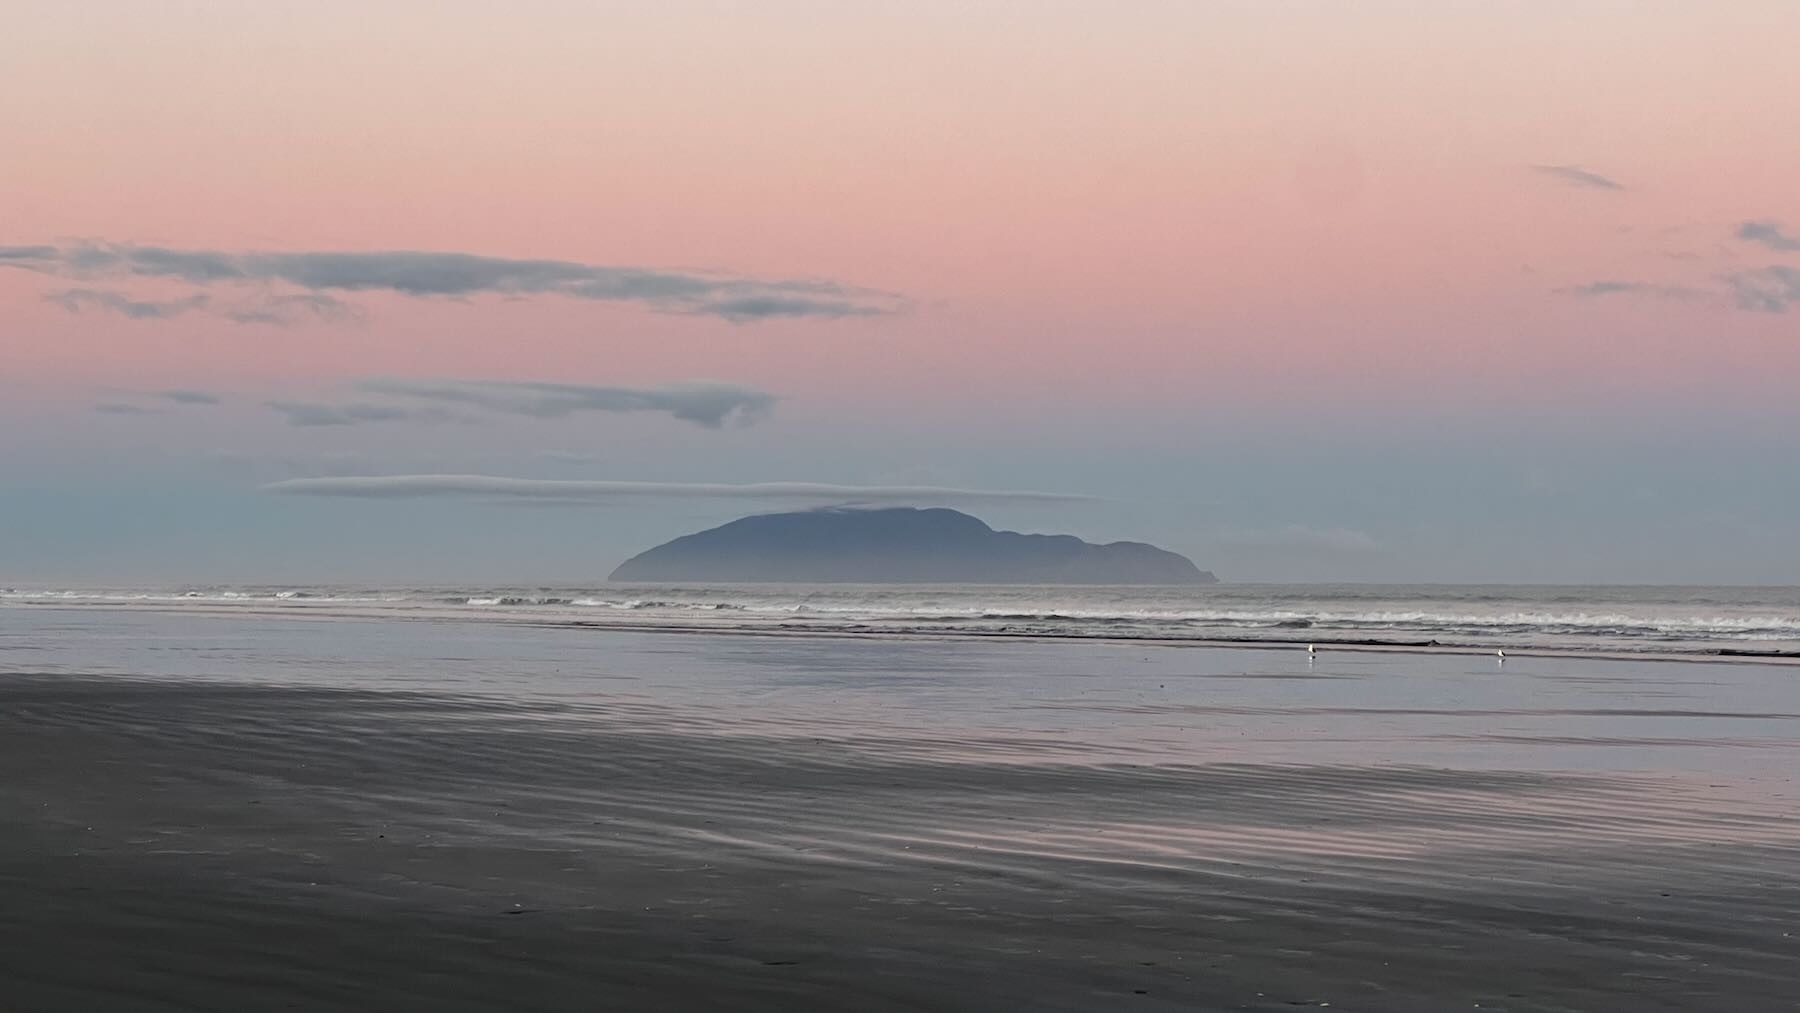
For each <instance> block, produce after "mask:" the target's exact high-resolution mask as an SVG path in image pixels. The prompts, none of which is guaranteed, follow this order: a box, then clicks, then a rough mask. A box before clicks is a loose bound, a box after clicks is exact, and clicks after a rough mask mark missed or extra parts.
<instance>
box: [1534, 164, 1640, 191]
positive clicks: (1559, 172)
mask: <svg viewBox="0 0 1800 1013" xmlns="http://www.w3.org/2000/svg"><path fill="white" fill-rule="evenodd" d="M1531 171H1532V172H1536V173H1542V174H1543V175H1545V176H1550V177H1552V178H1555V179H1560V180H1562V181H1563V182H1564V183H1567V184H1569V185H1570V186H1577V187H1581V188H1583V189H1587V190H1624V189H1626V186H1625V184H1623V183H1621V182H1619V181H1618V180H1616V179H1611V178H1608V177H1606V176H1602V175H1600V174H1599V173H1597V172H1593V171H1591V170H1588V169H1583V168H1582V167H1581V166H1579V165H1534V166H1532V167H1531Z"/></svg>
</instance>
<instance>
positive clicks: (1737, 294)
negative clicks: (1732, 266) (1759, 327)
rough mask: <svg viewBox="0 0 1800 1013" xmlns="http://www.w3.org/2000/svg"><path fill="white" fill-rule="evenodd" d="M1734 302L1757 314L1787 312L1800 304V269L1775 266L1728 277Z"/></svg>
mask: <svg viewBox="0 0 1800 1013" xmlns="http://www.w3.org/2000/svg"><path fill="white" fill-rule="evenodd" d="M1725 284H1726V285H1727V286H1729V287H1730V289H1731V298H1732V302H1733V303H1734V304H1735V305H1736V306H1737V308H1738V309H1742V310H1750V311H1752V312H1755V313H1786V312H1787V311H1788V307H1790V306H1793V305H1794V304H1796V303H1800V268H1794V267H1785V266H1783V265H1781V264H1771V265H1770V266H1768V267H1758V268H1753V269H1751V270H1747V271H1733V272H1732V273H1730V274H1728V275H1726V276H1725Z"/></svg>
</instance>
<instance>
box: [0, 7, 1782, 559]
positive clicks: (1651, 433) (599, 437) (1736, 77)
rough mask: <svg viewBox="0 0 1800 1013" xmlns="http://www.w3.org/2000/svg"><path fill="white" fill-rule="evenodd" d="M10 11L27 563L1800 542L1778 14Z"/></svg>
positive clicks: (11, 536)
mask: <svg viewBox="0 0 1800 1013" xmlns="http://www.w3.org/2000/svg"><path fill="white" fill-rule="evenodd" d="M6 28H7V31H6V34H5V37H4V38H0V130H3V131H4V134H5V136H6V137H8V138H9V139H10V140H11V141H12V142H13V143H12V145H10V148H9V153H8V159H7V168H6V172H5V179H4V184H3V185H0V208H3V209H4V211H5V214H4V215H0V313H3V314H4V315H3V316H0V469H4V471H3V474H4V477H3V478H0V530H4V531H5V532H6V536H5V537H4V538H0V585H24V584H33V585H46V584H69V585H74V584H92V583H104V582H131V583H182V582H191V583H197V582H218V583H224V582H238V583H244V582H256V583H266V582H294V583H331V582H365V583H381V582H397V583H425V582H463V583H471V582H483V581H485V582H492V583H582V582H592V581H599V580H603V579H604V577H605V575H606V574H607V573H609V572H610V571H611V569H612V568H613V567H614V566H616V565H617V564H618V563H619V562H620V561H621V560H623V559H625V558H626V557H628V556H630V555H632V554H634V553H636V552H639V551H641V550H643V549H646V548H649V547H650V546H652V545H656V544H658V543H660V542H663V541H666V540H668V539H670V538H673V537H675V536H678V535H682V534H686V533H690V532H694V531H698V530H701V529H704V528H708V527H712V526H715V525H717V524H720V523H723V522H725V521H728V520H731V519H733V518H736V517H740V516H744V515H746V514H750V513H759V512H769V511H773V510H781V509H791V508H800V507H803V506H807V505H827V504H831V503H836V502H845V501H862V502H868V501H874V502H885V503H913V504H917V505H945V506H951V507H955V508H956V509H960V510H964V511H965V512H968V513H971V514H973V515H975V516H977V517H980V518H981V519H982V520H984V521H986V522H988V523H989V524H991V525H992V526H994V527H995V528H1000V529H1007V530H1015V531H1024V532H1052V533H1069V534H1074V535H1078V536H1080V537H1082V538H1084V539H1086V540H1088V541H1094V542H1111V541H1142V542H1148V543H1151V544H1154V545H1157V546H1159V547H1162V548H1166V549H1169V550H1172V551H1175V552H1178V553H1181V554H1182V555H1185V556H1187V557H1188V558H1190V559H1191V560H1193V562H1194V563H1195V564H1196V565H1198V566H1199V567H1201V568H1203V569H1206V570H1210V571H1212V572H1214V573H1216V574H1217V575H1218V576H1219V578H1220V579H1221V580H1224V581H1227V582H1232V583H1255V582H1277V583H1279V582H1318V583H1341V582H1367V583H1394V582H1400V583H1413V582H1430V583H1445V584H1463V583H1509V584H1527V585H1543V584H1568V585H1581V584H1653V585H1774V586H1781V585H1792V584H1795V583H1796V582H1800V573H1797V572H1796V568H1795V564H1794V561H1795V560H1797V559H1800V511H1796V510H1795V509H1794V507H1793V504H1794V503H1796V502H1800V472H1797V471H1796V469H1794V468H1793V467H1791V466H1790V465H1791V463H1792V462H1793V461H1795V460H1797V459H1800V398H1796V397H1795V396H1794V394H1793V390H1792V387H1793V381H1794V378H1795V377H1796V376H1800V191H1796V190H1795V188H1794V180H1796V179H1800V135H1796V134H1795V133H1794V132H1793V131H1791V130H1784V129H1782V128H1780V127H1779V124H1780V123H1782V122H1790V121H1797V120H1800V87H1796V86H1795V81H1796V76H1795V71H1794V62H1793V53H1792V46H1791V44H1790V43H1791V40H1792V39H1794V38H1796V37H1800V7H1796V6H1794V5H1792V4H1784V3H1776V2H1774V0H1754V2H1746V3H1740V4H1733V5H1716V4H1705V3H1701V2H1698V0H1694V2H1669V3H1661V4H1654V5H1624V4H1617V3H1611V2H1601V0H1590V2H1583V3H1572V4H1565V5H1556V6H1554V7H1552V6H1549V5H1546V6H1544V7H1542V8H1537V7H1532V8H1516V7H1512V6H1507V7H1504V8H1502V7H1498V6H1494V7H1489V6H1485V5H1471V4H1460V3H1452V4H1445V3H1425V2H1423V0H1381V2H1374V3H1367V4H1359V5H1354V6H1346V7H1324V6H1320V7H1318V8H1316V9H1315V8H1314V7H1311V6H1308V5H1291V4H1276V3H1260V2H1250V0H1230V2H1226V0H1221V2H1218V3H1204V4H1202V3H1177V2H1149V3H1145V4H1141V5H1138V6H1137V7H1135V8H1134V9H1133V14H1132V16H1130V17H1122V16H1119V15H1118V13H1117V12H1116V10H1115V9H1114V8H1112V7H1110V6H1107V5H1102V4H1099V3H1092V2H1068V3H1054V4H1042V5H1029V6H1024V5H1014V4H1002V3H976V4H966V3H957V4H951V3H929V2H928V3H920V4H907V5H851V6H847V5H840V4H829V3H824V2H812V0H783V2H774V3H768V4H761V5H755V6H753V7H737V6H733V5H720V4H714V3H706V2H699V0H694V2H673V3H668V4H661V5H655V6H654V8H651V7H636V6H631V5H626V6H619V7H613V6H608V5H590V4H579V3H568V2H561V0H538V2H528V3H523V4H515V5H510V6H508V7H506V8H505V9H501V8H498V7H494V6H491V5H485V4H477V3H471V2H464V0H451V2H439V3H431V4H426V3H423V2H411V0H406V2H395V3H388V4H381V5H374V6H367V5H360V4H349V3H347V2H343V0H326V2H311V3H305V4H302V3H298V2H290V0H278V2H270V3H264V4H257V5H229V4H206V3H201V4H195V5H186V6H182V7H179V8H171V7H169V6H167V5H163V4H157V3H151V2H147V0H146V2H134V0H109V2H105V3H100V4H94V5H88V6H85V7H83V8H81V9H79V10H76V9H73V8H71V7H69V5H66V4H55V3H50V2H47V0H25V2H24V3H21V4H17V5H15V6H14V8H12V9H10V10H9V12H8V15H7V19H6ZM427 29H428V30H427ZM326 479H329V480H332V481H331V482H325V483H322V484H321V483H319V482H312V481H311V480H326ZM300 480H305V481H300ZM297 481H298V482H299V484H296V482H297ZM309 482H310V483H311V484H308V483H309Z"/></svg>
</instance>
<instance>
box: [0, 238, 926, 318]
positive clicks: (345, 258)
mask: <svg viewBox="0 0 1800 1013" xmlns="http://www.w3.org/2000/svg"><path fill="white" fill-rule="evenodd" d="M0 266H4V267H15V268H23V269H25V270H30V271H36V272H38V273H41V274H46V275H52V276H55V277H63V278H75V279H81V280H96V279H117V280H130V279H148V280H156V281H162V282H180V283H184V284H186V285H189V286H192V287H194V288H196V289H202V290H210V289H213V288H215V287H220V286H239V287H241V286H286V287H288V288H291V289H294V290H297V291H294V292H290V293H286V294H277V295H275V296H272V297H270V298H269V299H267V300H264V301H263V302H261V303H259V304H253V305H251V306H250V307H249V308H243V307H226V308H224V309H222V310H220V312H222V313H223V314H224V315H225V316H227V317H230V318H231V319H235V320H240V321H243V322H248V323H274V322H287V321H289V320H291V319H293V318H294V317H295V316H297V315H312V316H318V317H322V318H325V319H333V318H341V317H342V316H343V315H345V314H346V313H349V312H350V308H349V307H348V306H346V304H344V303H342V302H340V301H339V300H337V299H336V297H335V296H333V295H332V293H363V292H387V293H393V294H397V295H403V296H412V297H416V298H428V297H433V296H440V297H453V298H454V297H469V296H477V295H501V296H513V297H520V296H536V295H557V296H563V297H566V298H571V299H586V300H597V301H606V302H629V303H637V304H639V305H643V306H647V307H649V308H651V309H653V310H657V311H659V312H664V313H682V314H690V315H701V316H712V317H719V318H722V319H725V320H729V321H732V322H733V323H747V322H751V321H756V320H767V319H774V318H804V317H813V318H824V319H841V318H845V317H868V316H881V315H884V314H890V313H895V312H898V311H899V310H900V309H901V304H902V300H901V299H900V298H899V297H897V296H895V295H893V294H892V293H887V292H878V291H875V290H872V289H864V288H858V287H855V286H851V285H846V284H843V283H840V282H836V281H830V280H825V279H785V280H762V279H755V278H744V277H733V276H730V275H718V274H708V273H703V272H697V271H679V270H660V269H655V268H643V267H618V266H611V265H601V264H584V263H580V262H577V261H569V260H542V259H517V258H509V257H489V256H482V255H479V254H473V253H444V252H431V251H419V250H380V251H298V252H287V253H270V252H241V251H240V252H233V251H223V250H184V249H175V248H171V247H162V246H137V245H133V244H128V243H102V242H82V243H71V244H65V245H55V246H51V245H40V246H4V247H0ZM76 293H79V294H76ZM203 296H204V292H196V293H195V294H194V295H191V296H189V297H188V298H189V299H199V300H200V301H199V302H197V303H194V304H193V305H191V306H184V307H183V308H182V309H179V310H173V312H186V311H188V310H192V309H201V308H205V306H206V302H205V300H204V298H203ZM52 299H53V300H54V301H57V302H58V303H59V304H62V305H65V306H68V307H69V308H82V307H84V306H88V305H92V306H96V307H100V308H107V309H113V310H115V311H118V312H126V313H127V314H128V315H130V314H129V307H128V306H127V305H126V304H128V303H131V302H133V300H130V299H128V298H127V297H125V296H123V295H119V294H118V293H107V292H105V291H104V290H97V289H71V290H69V291H68V292H65V293H61V294H59V295H57V296H53V297H52ZM141 312H146V313H149V314H154V310H153V309H152V310H141Z"/></svg>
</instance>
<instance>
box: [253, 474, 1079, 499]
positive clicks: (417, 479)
mask: <svg viewBox="0 0 1800 1013" xmlns="http://www.w3.org/2000/svg"><path fill="white" fill-rule="evenodd" d="M262 491H264V492H269V493H277V494H280V495H288V496H337V497H348V498H353V499H464V500H469V499H472V500H480V501H487V502H513V503H533V504H536V503H612V502H618V501H620V500H631V499H720V500H764V501H778V502H792V503H841V504H878V503H879V504H942V503H1073V502H1092V501H1093V500H1094V497H1092V496H1077V495H1071V494H1067V493H1054V492H1030V491H1019V490H1004V489H947V488H940V487H936V486H904V485H868V486H856V485H829V484H825V483H819V482H760V483H753V484H748V485H727V484H722V483H709V482H602V481H594V482H587V481H560V480H553V479H531V478H501V477H497V476H492V475H382V476H337V477H331V478H296V479H289V480H287V481H284V482H274V483H271V484H269V485H265V486H263V487H262Z"/></svg>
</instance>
